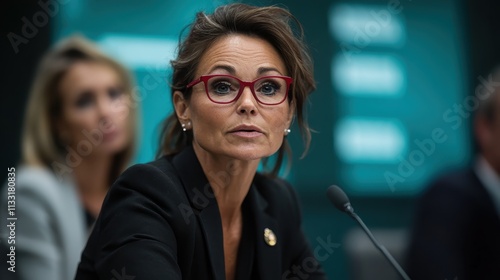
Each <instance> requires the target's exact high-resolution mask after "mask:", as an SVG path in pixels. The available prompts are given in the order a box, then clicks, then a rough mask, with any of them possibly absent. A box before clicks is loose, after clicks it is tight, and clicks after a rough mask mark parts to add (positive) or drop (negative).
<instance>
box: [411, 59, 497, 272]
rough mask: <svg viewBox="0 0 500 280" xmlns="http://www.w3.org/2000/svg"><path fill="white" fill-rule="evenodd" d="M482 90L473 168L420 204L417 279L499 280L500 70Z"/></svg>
mask: <svg viewBox="0 0 500 280" xmlns="http://www.w3.org/2000/svg"><path fill="white" fill-rule="evenodd" d="M488 80H490V81H492V82H491V83H490V87H486V86H483V85H481V86H479V87H480V88H478V90H476V92H479V93H481V95H477V96H481V97H484V98H478V99H479V102H480V103H479V107H478V110H477V113H476V117H475V120H474V132H475V137H476V140H477V143H478V146H479V149H480V153H479V155H478V156H477V159H476V161H475V164H474V166H473V167H471V168H469V169H466V170H461V171H457V172H454V173H451V174H448V175H445V176H444V177H442V178H440V179H439V180H437V181H436V182H435V183H434V184H433V185H431V186H430V187H429V189H428V190H427V191H426V193H425V194H424V196H423V197H422V198H421V200H420V202H419V208H418V210H417V216H416V223H415V227H414V231H413V237H412V242H411V245H410V251H409V256H408V257H409V258H408V261H409V263H408V265H409V268H410V271H409V272H410V277H412V279H414V280H415V279H425V280H429V279H441V280H442V279H458V280H464V279H500V87H498V86H497V84H499V83H500V68H498V69H496V70H495V71H494V72H493V73H492V76H491V77H490V78H489V79H488Z"/></svg>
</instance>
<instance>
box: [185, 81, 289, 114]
mask: <svg viewBox="0 0 500 280" xmlns="http://www.w3.org/2000/svg"><path fill="white" fill-rule="evenodd" d="M213 77H228V78H232V79H235V80H236V81H238V82H239V83H240V88H239V91H238V94H237V95H236V96H235V97H234V99H233V100H231V101H226V102H220V101H215V100H213V99H212V98H210V94H209V93H208V83H207V82H208V80H210V79H211V78H213ZM266 78H281V79H283V80H285V83H286V94H285V95H284V97H283V100H281V101H280V102H278V103H266V102H262V101H261V100H260V99H259V98H258V97H257V94H255V91H254V90H255V83H256V82H257V81H260V80H263V79H266ZM201 82H203V84H204V85H205V94H206V95H207V97H208V99H210V101H212V102H213V103H216V104H230V103H233V102H235V101H236V100H238V99H239V98H240V96H241V94H242V93H243V90H244V89H245V88H246V87H248V88H250V91H251V92H252V95H253V97H254V98H255V100H257V102H259V103H260V104H263V105H268V106H275V105H279V104H281V103H283V102H284V101H285V100H286V99H287V97H288V95H289V91H290V85H291V84H292V83H293V78H291V77H288V76H279V75H273V76H262V77H259V78H257V79H255V80H253V81H251V82H247V81H243V80H241V79H238V78H237V77H235V76H232V75H226V74H214V75H201V76H200V77H199V78H198V79H196V80H194V81H192V82H190V83H189V84H188V85H187V86H186V88H191V87H193V86H195V85H197V84H199V83H201Z"/></svg>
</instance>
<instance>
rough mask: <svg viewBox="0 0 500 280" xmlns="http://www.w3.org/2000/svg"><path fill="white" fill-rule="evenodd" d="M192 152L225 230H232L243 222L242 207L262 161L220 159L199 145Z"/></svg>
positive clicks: (194, 146)
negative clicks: (241, 217)
mask: <svg viewBox="0 0 500 280" xmlns="http://www.w3.org/2000/svg"><path fill="white" fill-rule="evenodd" d="M193 148H194V151H195V153H196V156H197V157H198V160H199V161H200V164H201V167H202V169H203V172H204V173H205V175H206V176H207V179H208V182H209V183H210V186H211V187H212V190H213V192H214V195H215V199H216V200H217V204H218V206H219V211H220V213H221V219H222V223H223V226H230V225H231V224H233V223H234V222H237V221H238V220H239V218H240V215H241V205H242V204H243V200H244V199H245V197H246V195H247V194H248V191H249V190H250V186H251V184H252V181H253V178H254V176H255V172H256V171H257V167H258V166H259V160H253V161H242V160H235V159H230V158H227V157H217V156H214V155H212V154H210V153H208V152H207V151H205V150H203V149H202V148H201V147H199V146H198V145H193Z"/></svg>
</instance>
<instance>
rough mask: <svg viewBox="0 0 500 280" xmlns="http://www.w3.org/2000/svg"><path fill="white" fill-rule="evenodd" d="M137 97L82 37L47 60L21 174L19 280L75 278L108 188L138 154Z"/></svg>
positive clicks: (38, 80) (123, 74)
mask: <svg viewBox="0 0 500 280" xmlns="http://www.w3.org/2000/svg"><path fill="white" fill-rule="evenodd" d="M132 90H133V85H132V80H131V77H130V75H129V73H128V71H127V70H126V69H125V68H124V67H123V66H121V65H120V64H118V63H117V62H115V61H114V60H112V59H110V58H109V57H107V56H105V55H104V54H103V53H101V52H100V51H99V50H98V49H97V48H96V46H94V45H93V44H92V43H90V42H89V41H87V40H85V39H84V38H82V37H77V36H75V37H70V38H68V39H66V40H64V41H62V42H60V43H59V44H57V45H56V46H55V47H54V48H53V49H52V50H51V51H50V52H49V53H48V54H47V55H46V56H45V57H44V58H43V60H42V62H41V65H40V66H39V69H38V72H37V74H36V77H35V81H34V84H33V87H32V90H31V94H30V96H29V101H28V107H27V110H26V117H25V124H24V130H23V136H22V162H21V165H20V166H19V167H17V168H16V170H15V177H16V192H15V193H16V198H15V213H14V214H15V217H17V218H18V220H17V221H16V240H15V250H16V251H15V253H16V274H17V277H19V278H20V279H27V280H28V279H29V280H32V279H51V280H58V279H61V280H62V279H64V280H67V279H72V278H74V276H75V271H76V268H77V264H78V261H79V259H80V254H81V251H82V249H83V247H84V245H85V242H86V240H87V237H88V233H89V230H90V228H91V227H92V225H93V223H94V221H95V219H96V218H97V216H98V214H99V212H100V210H101V205H102V202H103V200H104V197H105V195H106V193H107V191H108V188H109V186H110V185H111V183H112V182H113V181H114V180H115V179H116V178H117V176H118V175H119V174H120V173H121V171H123V169H124V168H125V167H126V166H127V163H129V161H130V159H131V156H132V155H133V150H134V145H135V140H134V135H135V129H136V104H135V103H134V102H133V96H132ZM6 201H7V199H5V198H4V199H3V200H2V202H3V203H5V202H6ZM6 208H7V207H6V206H5V207H4V206H2V209H6ZM1 213H2V214H3V215H5V214H4V213H5V211H1ZM4 220H5V219H4ZM2 232H5V231H4V230H2ZM5 238H7V236H6V234H5V233H4V234H2V239H4V241H5ZM6 243H7V242H6ZM9 246H10V245H9Z"/></svg>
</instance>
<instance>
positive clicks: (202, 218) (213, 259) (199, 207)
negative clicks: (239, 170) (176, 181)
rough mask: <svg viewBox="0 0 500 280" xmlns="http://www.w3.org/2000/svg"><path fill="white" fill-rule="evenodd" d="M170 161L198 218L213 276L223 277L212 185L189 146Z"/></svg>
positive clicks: (220, 227)
mask: <svg viewBox="0 0 500 280" xmlns="http://www.w3.org/2000/svg"><path fill="white" fill-rule="evenodd" d="M172 163H173V165H174V167H175V169H176V170H177V171H178V174H179V176H180V178H181V181H182V184H183V186H184V189H185V191H186V194H187V196H188V197H189V200H190V201H191V207H192V209H193V212H194V213H195V215H196V217H197V218H198V221H199V222H200V225H201V228H202V231H203V234H204V237H205V244H206V247H207V251H208V255H209V258H210V260H209V261H210V264H211V266H212V272H213V278H214V279H216V280H225V278H226V272H225V267H224V244H223V240H222V238H223V237H222V222H221V219H220V211H219V207H218V205H217V201H216V200H215V197H214V195H213V192H212V188H211V187H210V184H209V183H208V180H207V178H206V176H205V174H204V173H203V169H202V168H201V165H200V163H199V161H198V158H197V157H196V154H195V153H194V150H193V148H192V147H191V146H190V147H188V148H186V149H184V151H182V152H181V153H179V154H178V155H176V156H175V157H174V159H173V161H172ZM193 269H196V268H193Z"/></svg>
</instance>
